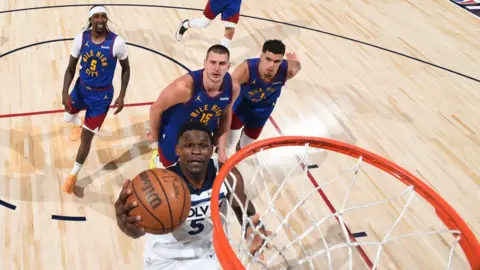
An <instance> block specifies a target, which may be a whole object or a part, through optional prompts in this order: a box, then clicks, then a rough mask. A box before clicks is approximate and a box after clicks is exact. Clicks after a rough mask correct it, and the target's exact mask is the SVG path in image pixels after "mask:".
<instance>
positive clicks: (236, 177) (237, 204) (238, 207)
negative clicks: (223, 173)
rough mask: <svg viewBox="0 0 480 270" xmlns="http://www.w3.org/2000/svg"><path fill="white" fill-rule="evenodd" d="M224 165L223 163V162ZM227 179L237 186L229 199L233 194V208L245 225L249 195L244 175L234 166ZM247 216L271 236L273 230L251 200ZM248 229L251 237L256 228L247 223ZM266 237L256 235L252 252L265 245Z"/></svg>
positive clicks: (246, 234) (228, 197) (265, 233)
mask: <svg viewBox="0 0 480 270" xmlns="http://www.w3.org/2000/svg"><path fill="white" fill-rule="evenodd" d="M221 165H223V164H221ZM221 165H220V166H221ZM232 174H233V177H232ZM227 181H228V183H229V184H230V187H232V188H235V190H234V192H235V194H230V193H229V194H228V195H227V199H228V200H230V199H231V197H232V196H236V198H235V197H233V200H232V210H233V212H234V213H235V216H236V217H237V220H238V222H239V223H240V226H243V212H244V211H243V210H242V208H243V206H244V205H245V203H246V202H247V195H246V194H245V185H244V181H243V177H242V175H241V173H240V171H239V170H238V169H237V168H233V169H232V170H231V172H230V174H229V175H228V176H227ZM246 213H247V217H248V218H249V219H250V220H251V221H252V223H253V225H254V226H255V227H257V226H259V225H260V228H259V229H258V231H259V232H260V233H261V234H263V235H264V237H266V236H269V235H271V234H272V232H271V231H268V230H266V229H265V224H264V223H263V222H262V221H261V219H260V215H259V214H258V213H257V211H256V209H255V206H254V205H253V203H252V202H251V201H249V202H248V206H247V209H246ZM246 226H247V229H246V233H245V237H250V235H251V233H252V232H253V231H254V229H253V228H252V227H251V226H250V225H249V224H246ZM263 243H264V239H263V238H262V237H261V236H259V235H258V234H256V235H255V237H254V238H253V241H252V245H251V246H250V253H251V254H255V252H257V251H258V250H259V249H260V248H261V247H262V245H263ZM267 247H268V248H269V247H271V245H269V244H267ZM260 259H263V255H260Z"/></svg>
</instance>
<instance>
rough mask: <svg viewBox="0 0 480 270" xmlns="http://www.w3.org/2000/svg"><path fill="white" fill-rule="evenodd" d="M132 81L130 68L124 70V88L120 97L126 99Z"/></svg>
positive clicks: (122, 87)
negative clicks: (129, 83)
mask: <svg viewBox="0 0 480 270" xmlns="http://www.w3.org/2000/svg"><path fill="white" fill-rule="evenodd" d="M129 81H130V67H127V68H123V69H122V86H121V88H120V97H122V98H124V97H125V93H126V92H127V86H128V82H129Z"/></svg>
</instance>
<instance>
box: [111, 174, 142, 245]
mask: <svg viewBox="0 0 480 270" xmlns="http://www.w3.org/2000/svg"><path fill="white" fill-rule="evenodd" d="M130 182H131V181H130V180H126V181H125V182H124V183H123V188H122V191H121V192H120V195H119V196H118V199H117V201H116V202H115V214H116V217H117V225H118V227H119V228H120V230H121V231H122V232H123V233H125V234H126V235H127V236H130V237H131V238H134V239H137V238H139V237H142V236H143V235H145V230H144V229H143V228H139V227H137V226H136V225H135V223H137V222H139V221H141V220H142V217H141V216H129V215H128V212H130V210H132V209H133V208H135V207H137V206H138V202H136V201H134V202H132V203H129V204H126V201H127V198H128V197H129V196H130V194H132V190H131V189H129V188H128V185H129V184H130Z"/></svg>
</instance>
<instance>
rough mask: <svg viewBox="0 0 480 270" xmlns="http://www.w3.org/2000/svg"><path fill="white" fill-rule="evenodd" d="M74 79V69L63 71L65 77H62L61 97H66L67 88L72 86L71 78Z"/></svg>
mask: <svg viewBox="0 0 480 270" xmlns="http://www.w3.org/2000/svg"><path fill="white" fill-rule="evenodd" d="M74 77H75V69H74V70H71V69H67V70H66V71H65V76H64V77H63V90H62V95H68V88H69V87H70V84H72V81H73V78H74Z"/></svg>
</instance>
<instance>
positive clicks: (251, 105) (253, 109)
mask: <svg viewBox="0 0 480 270" xmlns="http://www.w3.org/2000/svg"><path fill="white" fill-rule="evenodd" d="M284 55H285V45H284V44H283V43H282V41H280V40H267V41H266V42H265V43H264V44H263V49H262V54H261V55H260V57H259V58H252V59H247V60H246V61H244V62H243V63H241V64H240V65H238V66H237V68H235V70H234V72H233V73H232V78H233V80H234V81H235V82H237V83H238V84H240V86H241V89H240V95H239V96H238V98H237V99H236V101H235V103H234V105H233V114H232V121H231V126H230V133H229V135H228V142H227V149H228V150H230V149H231V148H232V147H233V145H234V144H236V149H237V150H239V149H241V148H243V147H245V146H247V145H249V144H251V143H253V142H254V141H255V140H256V139H258V137H259V136H260V134H261V132H262V129H263V127H264V126H265V124H266V122H267V120H268V118H269V117H270V115H271V114H272V112H273V109H274V108H275V104H276V102H277V99H278V98H279V97H280V93H281V91H282V87H283V86H284V85H285V82H286V81H287V80H290V79H291V78H293V77H295V75H297V73H298V71H300V69H301V64H300V61H299V60H298V58H297V55H296V54H295V53H287V55H286V57H287V59H286V60H285V59H283V57H284ZM242 127H243V132H242V129H241V128H242Z"/></svg>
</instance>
